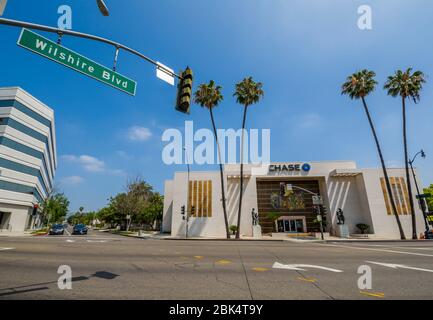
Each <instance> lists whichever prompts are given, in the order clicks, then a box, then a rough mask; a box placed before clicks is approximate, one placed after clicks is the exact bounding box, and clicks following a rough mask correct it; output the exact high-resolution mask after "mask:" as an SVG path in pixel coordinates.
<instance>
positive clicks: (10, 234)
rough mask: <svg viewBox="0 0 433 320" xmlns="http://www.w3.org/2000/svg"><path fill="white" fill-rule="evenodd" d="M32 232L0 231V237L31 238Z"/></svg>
mask: <svg viewBox="0 0 433 320" xmlns="http://www.w3.org/2000/svg"><path fill="white" fill-rule="evenodd" d="M31 236H32V234H31V232H30V231H19V232H14V231H0V237H31Z"/></svg>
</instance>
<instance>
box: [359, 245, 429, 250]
mask: <svg viewBox="0 0 433 320" xmlns="http://www.w3.org/2000/svg"><path fill="white" fill-rule="evenodd" d="M365 246H367V247H382V248H393V249H412V250H426V251H431V250H433V247H411V246H390V245H384V244H370V245H365Z"/></svg>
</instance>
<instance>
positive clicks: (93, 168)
mask: <svg viewBox="0 0 433 320" xmlns="http://www.w3.org/2000/svg"><path fill="white" fill-rule="evenodd" d="M80 163H81V165H82V166H83V167H84V169H85V170H87V171H89V172H102V171H104V170H105V163H104V161H101V160H98V159H96V158H95V157H92V156H87V155H83V156H80Z"/></svg>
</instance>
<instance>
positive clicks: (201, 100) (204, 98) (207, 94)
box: [194, 80, 230, 239]
mask: <svg viewBox="0 0 433 320" xmlns="http://www.w3.org/2000/svg"><path fill="white" fill-rule="evenodd" d="M221 89H222V88H221V86H216V85H215V82H214V81H213V80H211V81H210V82H209V84H205V83H204V84H201V85H200V86H199V88H198V90H197V91H196V92H195V97H194V100H195V103H197V104H199V105H200V106H202V107H204V108H207V109H208V110H209V113H210V119H211V121H212V128H213V132H214V136H215V141H216V144H217V148H218V159H219V167H220V178H221V194H222V205H223V213H224V223H225V228H226V236H227V239H230V231H229V221H228V216H227V206H226V196H225V187H224V171H223V164H222V161H221V150H220V145H219V141H218V135H217V130H216V126H215V119H214V116H213V108H215V107H216V106H218V104H219V103H220V102H221V101H222V100H223V99H224V97H223V95H222V94H221Z"/></svg>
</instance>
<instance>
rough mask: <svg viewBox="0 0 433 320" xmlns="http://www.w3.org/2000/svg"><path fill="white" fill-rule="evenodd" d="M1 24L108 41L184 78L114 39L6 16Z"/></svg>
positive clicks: (177, 76)
mask: <svg viewBox="0 0 433 320" xmlns="http://www.w3.org/2000/svg"><path fill="white" fill-rule="evenodd" d="M0 24H2V25H6V26H11V27H19V28H27V29H33V30H40V31H45V32H51V33H55V34H57V35H58V36H59V37H62V36H64V35H68V36H72V37H77V38H83V39H88V40H93V41H98V42H102V43H106V44H109V45H112V46H114V47H115V49H116V52H118V50H120V49H122V50H125V51H127V52H129V53H131V54H133V55H136V56H138V57H140V58H142V59H144V60H146V61H147V62H149V63H151V64H153V65H155V66H157V67H158V68H159V69H162V70H163V71H164V72H165V73H167V74H169V75H171V76H172V77H175V78H178V79H179V80H182V77H181V76H180V75H178V74H177V73H175V72H173V71H171V70H169V69H167V68H164V66H161V65H160V64H158V63H157V62H156V61H155V60H153V59H151V58H149V57H147V56H145V55H144V54H142V53H140V52H138V51H137V50H134V49H131V48H129V47H127V46H125V45H123V44H121V43H118V42H116V41H113V40H109V39H106V38H102V37H99V36H95V35H92V34H87V33H82V32H77V31H72V30H62V29H59V28H53V27H49V26H45V25H41V24H35V23H30V22H24V21H18V20H11V19H5V18H0Z"/></svg>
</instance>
